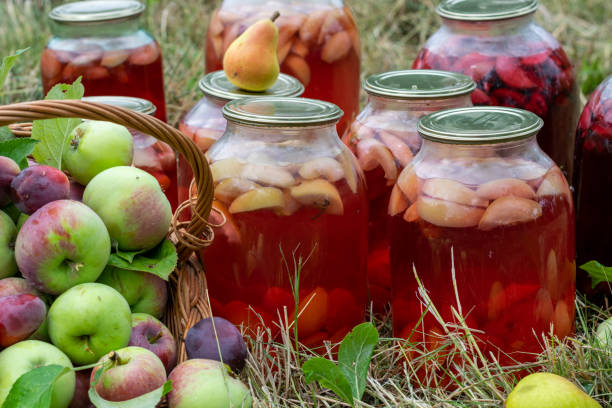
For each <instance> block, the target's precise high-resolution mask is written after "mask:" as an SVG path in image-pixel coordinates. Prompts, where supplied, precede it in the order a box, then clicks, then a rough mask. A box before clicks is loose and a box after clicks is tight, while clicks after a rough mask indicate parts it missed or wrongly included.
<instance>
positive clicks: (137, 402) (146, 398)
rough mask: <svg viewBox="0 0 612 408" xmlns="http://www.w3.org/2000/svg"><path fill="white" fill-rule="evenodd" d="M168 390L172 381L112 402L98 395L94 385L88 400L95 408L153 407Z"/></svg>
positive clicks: (170, 388) (90, 389) (170, 389)
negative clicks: (135, 395)
mask: <svg viewBox="0 0 612 408" xmlns="http://www.w3.org/2000/svg"><path fill="white" fill-rule="evenodd" d="M170 391H172V382H171V381H166V383H165V384H164V385H162V386H161V387H159V388H157V389H155V390H153V391H151V392H149V393H147V394H144V395H141V396H140V397H137V398H134V399H131V400H127V401H121V402H113V401H107V400H105V399H103V398H102V397H100V396H99V395H98V393H97V392H96V387H90V388H89V400H90V401H91V403H92V404H93V405H94V406H95V407H96V408H155V407H156V406H157V404H158V403H159V401H161V399H162V398H163V397H164V395H166V394H168V393H169V392H170Z"/></svg>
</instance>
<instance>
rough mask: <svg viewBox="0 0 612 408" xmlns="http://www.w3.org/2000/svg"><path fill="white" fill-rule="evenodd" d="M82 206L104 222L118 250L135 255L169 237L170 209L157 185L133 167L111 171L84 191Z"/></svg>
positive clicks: (153, 179) (147, 175)
mask: <svg viewBox="0 0 612 408" xmlns="http://www.w3.org/2000/svg"><path fill="white" fill-rule="evenodd" d="M83 202H84V203H85V204H87V205H88V206H89V207H91V208H92V209H93V210H94V211H95V212H96V213H97V214H98V215H99V216H100V218H102V220H103V221H104V224H106V228H108V232H109V233H110V236H111V239H112V240H114V241H116V242H117V244H118V245H119V249H121V250H124V251H138V250H142V249H150V248H153V247H154V246H156V245H157V244H159V243H160V242H161V241H162V239H164V238H165V237H166V235H167V234H168V229H169V228H170V221H171V220H172V209H171V208H170V203H169V202H168V199H167V198H166V196H165V195H164V193H163V191H162V189H161V187H160V185H159V183H158V182H157V180H156V179H155V177H153V176H152V175H150V174H149V173H147V172H146V171H144V170H140V169H137V168H136V167H127V166H120V167H113V168H112V169H108V170H105V171H103V172H102V173H100V174H98V175H97V176H96V177H94V178H93V180H91V182H90V183H89V184H88V185H87V187H85V192H84V193H83Z"/></svg>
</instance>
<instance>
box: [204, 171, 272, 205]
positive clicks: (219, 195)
mask: <svg viewBox="0 0 612 408" xmlns="http://www.w3.org/2000/svg"><path fill="white" fill-rule="evenodd" d="M259 187H261V186H260V185H259V184H257V183H254V182H252V181H251V180H247V179H243V178H239V177H230V178H227V179H225V180H223V181H221V182H220V183H219V184H217V186H216V187H215V198H216V199H217V200H219V201H221V202H223V203H225V204H229V203H231V202H232V200H234V199H235V198H236V197H238V196H240V195H242V194H244V193H246V192H247V191H251V190H255V189H256V188H259Z"/></svg>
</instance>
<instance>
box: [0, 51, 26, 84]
mask: <svg viewBox="0 0 612 408" xmlns="http://www.w3.org/2000/svg"><path fill="white" fill-rule="evenodd" d="M29 49H30V48H24V49H23V50H17V52H15V54H13V55H9V56H7V57H4V58H3V59H2V64H0V87H2V86H3V85H4V81H5V80H6V77H7V75H8V73H9V72H10V70H11V68H13V65H15V63H16V62H17V58H19V56H20V55H21V54H23V53H24V52H26V51H27V50H29Z"/></svg>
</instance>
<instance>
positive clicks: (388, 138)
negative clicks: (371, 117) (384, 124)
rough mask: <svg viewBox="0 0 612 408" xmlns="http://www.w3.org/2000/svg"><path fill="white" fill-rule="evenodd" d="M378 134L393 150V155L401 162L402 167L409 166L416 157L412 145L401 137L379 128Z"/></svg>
mask: <svg viewBox="0 0 612 408" xmlns="http://www.w3.org/2000/svg"><path fill="white" fill-rule="evenodd" d="M378 135H379V136H380V139H381V140H382V142H383V143H384V144H385V145H387V147H388V148H389V149H390V150H391V153H392V154H393V157H395V158H396V159H397V161H399V162H400V164H401V165H402V167H405V166H407V165H408V164H409V163H410V162H411V161H412V159H413V158H414V155H413V154H412V150H410V147H408V145H407V144H406V143H404V142H403V141H402V140H401V139H400V138H399V137H397V136H394V135H392V134H391V133H389V132H386V131H384V130H379V131H378Z"/></svg>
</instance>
